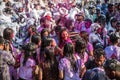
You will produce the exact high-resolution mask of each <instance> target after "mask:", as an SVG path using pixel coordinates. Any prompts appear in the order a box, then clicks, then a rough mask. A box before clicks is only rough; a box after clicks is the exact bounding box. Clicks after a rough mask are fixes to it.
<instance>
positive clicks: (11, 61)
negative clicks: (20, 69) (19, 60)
mask: <svg viewBox="0 0 120 80" xmlns="http://www.w3.org/2000/svg"><path fill="white" fill-rule="evenodd" d="M3 52H4V56H5V57H4V60H5V61H6V62H7V63H8V64H9V65H15V59H14V57H13V56H12V54H11V53H10V52H8V51H7V52H6V51H3Z"/></svg>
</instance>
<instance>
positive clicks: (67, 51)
mask: <svg viewBox="0 0 120 80" xmlns="http://www.w3.org/2000/svg"><path fill="white" fill-rule="evenodd" d="M63 54H64V56H65V57H67V58H68V60H69V61H70V63H71V66H72V68H73V70H74V72H77V70H78V68H77V65H76V61H75V59H74V56H73V54H74V47H73V44H72V43H66V44H65V46H64V49H63Z"/></svg>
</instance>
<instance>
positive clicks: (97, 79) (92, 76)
mask: <svg viewBox="0 0 120 80" xmlns="http://www.w3.org/2000/svg"><path fill="white" fill-rule="evenodd" d="M82 80H110V79H109V78H108V77H107V76H106V75H105V72H104V70H103V69H102V68H99V67H96V68H94V69H89V70H87V71H86V73H85V74H84V76H83V79H82Z"/></svg>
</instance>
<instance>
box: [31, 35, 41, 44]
mask: <svg viewBox="0 0 120 80" xmlns="http://www.w3.org/2000/svg"><path fill="white" fill-rule="evenodd" d="M40 41H41V37H40V35H37V34H34V35H32V38H31V42H32V43H35V44H38V43H39V42H40Z"/></svg>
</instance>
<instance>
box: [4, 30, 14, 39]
mask: <svg viewBox="0 0 120 80" xmlns="http://www.w3.org/2000/svg"><path fill="white" fill-rule="evenodd" d="M13 32H14V31H13V29H12V28H5V29H4V31H3V38H4V39H6V40H9V41H11V40H12V34H13Z"/></svg>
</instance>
